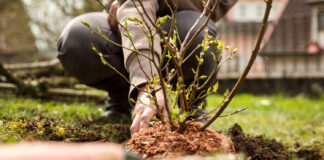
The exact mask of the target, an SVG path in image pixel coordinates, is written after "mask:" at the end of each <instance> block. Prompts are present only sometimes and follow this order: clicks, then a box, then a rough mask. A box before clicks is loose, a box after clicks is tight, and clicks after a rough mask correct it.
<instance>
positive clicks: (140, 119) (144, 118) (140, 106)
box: [130, 85, 166, 134]
mask: <svg viewBox="0 0 324 160" xmlns="http://www.w3.org/2000/svg"><path fill="white" fill-rule="evenodd" d="M156 88H160V86H157V87H156ZM140 89H141V90H142V91H139V93H138V97H137V101H136V105H135V110H134V114H133V123H132V126H131V127H130V131H131V133H132V134H134V133H136V132H138V131H139V130H140V129H142V128H147V127H149V123H150V122H151V120H152V118H153V117H154V116H155V115H156V114H157V112H156V111H157V110H156V106H155V105H154V104H152V103H151V100H150V98H149V97H148V95H149V94H148V93H146V92H145V91H143V90H145V89H146V85H143V86H142V87H140ZM156 97H157V103H158V104H159V106H160V110H161V115H163V116H165V115H166V111H165V105H164V104H165V103H164V96H163V91H162V89H160V90H158V91H157V92H156Z"/></svg>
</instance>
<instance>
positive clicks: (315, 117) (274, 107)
mask: <svg viewBox="0 0 324 160" xmlns="http://www.w3.org/2000/svg"><path fill="white" fill-rule="evenodd" d="M207 101H208V110H212V109H213V108H214V107H215V106H217V105H218V104H219V103H220V102H221V101H222V96H220V95H212V96H209V97H208V100H207ZM245 107H249V108H248V109H247V110H246V111H244V112H241V113H238V114H235V115H232V116H230V117H225V118H220V119H218V120H216V122H215V123H214V124H213V125H212V126H211V127H212V128H214V129H215V130H218V131H227V129H228V128H229V127H231V126H233V125H234V124H235V123H238V124H240V125H241V126H242V128H243V130H244V131H245V133H247V134H251V135H266V137H268V138H275V139H277V140H280V141H282V142H284V143H286V144H289V145H292V144H294V143H295V142H299V143H300V144H303V145H310V144H318V145H321V146H324V97H322V98H317V99H311V98H307V97H303V96H297V97H289V96H283V95H273V96H254V95H249V94H240V95H238V96H236V97H235V98H234V100H233V102H232V103H231V104H230V106H229V107H228V109H227V110H226V111H225V113H224V114H228V113H231V112H233V111H235V110H239V109H242V108H245ZM0 113H1V114H0V142H5V143H12V142H17V141H21V140H25V139H28V135H29V133H33V134H36V135H37V136H40V135H41V136H43V137H36V139H37V140H52V139H55V140H60V138H61V139H62V140H63V139H64V138H65V140H66V139H71V137H72V140H73V138H79V137H80V136H81V137H82V136H84V135H87V134H90V135H96V134H94V133H93V132H97V131H98V129H99V130H101V128H98V126H95V127H93V128H89V126H88V125H87V124H88V123H89V121H91V120H93V119H96V118H98V117H99V115H100V114H101V113H102V110H100V109H99V108H98V107H95V106H94V105H93V104H91V103H74V104H66V103H55V102H42V101H39V100H32V99H25V98H15V97H11V98H6V99H4V98H0ZM26 120H28V121H26ZM30 121H32V123H36V124H34V125H35V126H36V128H32V129H28V125H30V123H31V122H30ZM38 121H39V122H40V123H39V124H38V123H37V122H38ZM27 122H28V123H27ZM46 123H50V126H51V128H49V129H48V130H46V129H43V128H45V127H46ZM26 125H27V128H26ZM20 127H22V128H24V129H19V128H20ZM37 127H40V128H37ZM90 127H91V126H90ZM69 128H70V130H71V131H69V132H68V131H67V132H66V135H64V136H61V135H60V134H61V132H63V131H65V130H66V129H69ZM45 131H50V132H53V131H54V132H57V133H55V134H52V135H51V137H46V133H45ZM43 132H44V133H43ZM70 132H80V134H76V135H73V134H72V135H71V136H70V135H68V134H70ZM81 132H82V133H81ZM99 132H100V131H99ZM114 132H115V131H114ZM74 134H75V133H74ZM60 136H61V137H60ZM105 136H107V135H105ZM96 138H98V139H99V138H100V135H99V136H98V137H96ZM106 138H107V137H106ZM323 148H324V147H323Z"/></svg>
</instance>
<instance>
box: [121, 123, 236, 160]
mask: <svg viewBox="0 0 324 160" xmlns="http://www.w3.org/2000/svg"><path fill="white" fill-rule="evenodd" d="M201 126H202V124H201V123H198V122H194V123H191V124H189V125H188V126H187V128H186V130H185V131H184V133H183V134H180V133H178V132H177V131H172V130H171V127H170V126H169V125H163V124H162V123H161V122H157V123H155V124H154V125H153V127H150V128H146V129H143V130H141V131H140V132H138V133H136V134H134V135H133V136H132V138H131V139H130V140H129V141H128V143H127V144H126V149H127V150H130V151H132V152H134V153H137V154H139V155H142V156H143V158H148V159H152V158H161V157H163V158H173V157H178V156H183V155H198V154H202V153H215V152H227V153H234V151H235V150H234V146H233V143H232V141H231V140H230V139H229V138H228V137H226V136H225V135H223V134H219V133H217V132H216V131H214V130H212V129H206V130H205V131H204V132H200V131H199V128H200V127H201Z"/></svg>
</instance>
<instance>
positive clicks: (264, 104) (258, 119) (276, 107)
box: [208, 94, 324, 145]
mask: <svg viewBox="0 0 324 160" xmlns="http://www.w3.org/2000/svg"><path fill="white" fill-rule="evenodd" d="M221 101H222V96H219V95H213V96H210V97H208V109H212V108H213V107H215V106H217V105H218V104H219V103H220V102H221ZM244 107H249V108H248V109H247V110H246V111H244V112H241V113H238V114H235V115H232V116H230V117H225V118H220V119H218V120H216V122H215V123H214V124H213V125H212V128H214V129H216V130H227V129H228V128H229V127H231V126H233V125H234V124H235V123H238V124H240V125H241V126H242V128H243V130H244V131H245V132H246V133H247V134H252V135H262V134H265V135H266V136H267V137H272V138H275V139H277V140H280V141H283V142H286V143H288V144H289V143H291V144H292V143H294V142H299V143H302V144H306V145H307V144H316V143H321V144H323V145H324V97H322V98H318V99H311V98H307V97H304V96H297V97H288V96H283V95H274V96H254V95H249V94H240V95H238V96H236V97H235V98H234V100H233V102H232V103H231V104H230V106H229V107H228V109H227V110H226V111H225V113H224V114H227V113H231V112H233V111H235V110H239V109H242V108H244Z"/></svg>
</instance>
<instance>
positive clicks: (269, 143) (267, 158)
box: [228, 124, 289, 160]
mask: <svg viewBox="0 0 324 160" xmlns="http://www.w3.org/2000/svg"><path fill="white" fill-rule="evenodd" d="M228 132H229V135H230V137H231V139H232V141H233V143H234V147H235V150H236V152H237V153H244V154H245V155H246V156H248V157H251V160H260V159H262V160H274V159H275V160H286V159H289V155H288V151H287V150H286V148H285V147H284V146H283V144H281V143H279V142H277V141H276V140H274V139H273V140H265V139H264V138H263V137H262V136H257V137H246V136H245V134H244V132H243V130H242V128H241V127H240V126H239V125H238V124H235V125H234V126H233V127H232V128H230V129H229V131H228Z"/></svg>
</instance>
